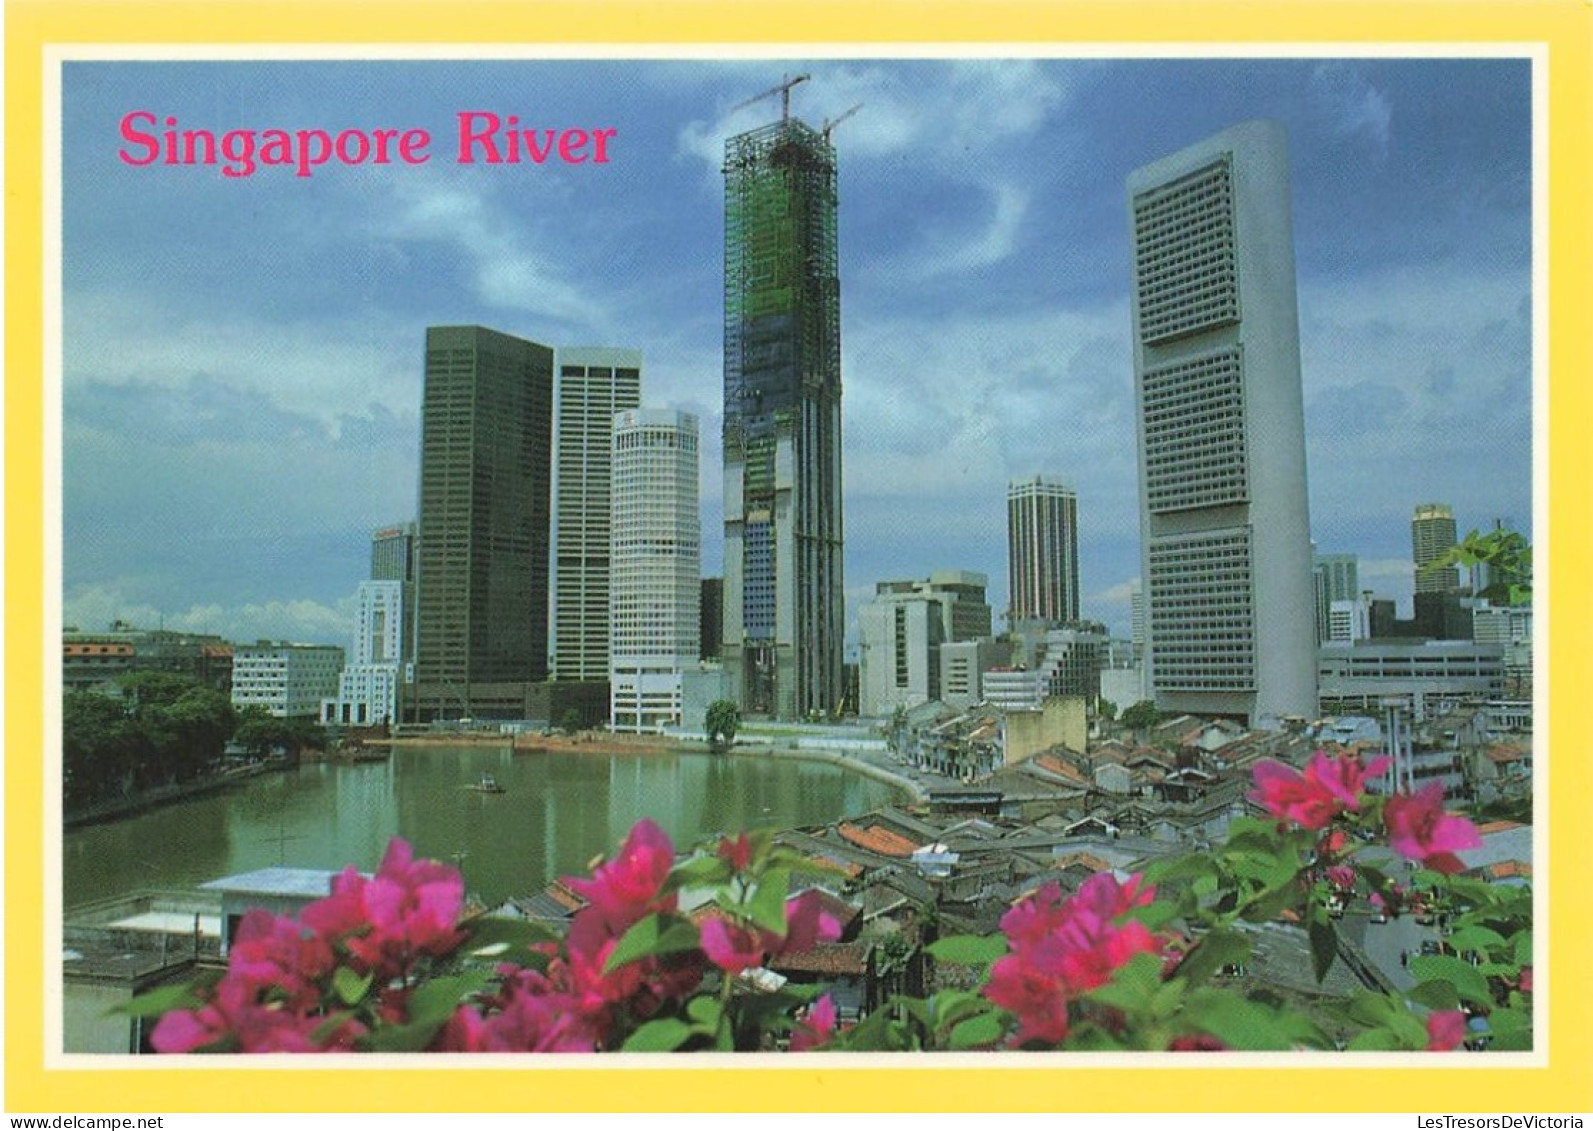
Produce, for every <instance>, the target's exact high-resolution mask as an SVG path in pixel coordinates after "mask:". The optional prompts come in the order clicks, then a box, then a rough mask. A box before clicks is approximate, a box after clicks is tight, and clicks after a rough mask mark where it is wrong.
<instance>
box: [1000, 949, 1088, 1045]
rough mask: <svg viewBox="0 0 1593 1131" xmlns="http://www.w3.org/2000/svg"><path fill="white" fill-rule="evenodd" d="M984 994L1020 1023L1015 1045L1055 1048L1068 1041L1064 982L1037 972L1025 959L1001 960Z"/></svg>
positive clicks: (1016, 957) (1008, 958)
mask: <svg viewBox="0 0 1593 1131" xmlns="http://www.w3.org/2000/svg"><path fill="white" fill-rule="evenodd" d="M982 992H983V993H984V996H985V997H986V998H988V999H989V1000H990V1001H992V1002H994V1003H995V1004H996V1005H999V1006H1000V1007H1001V1008H1002V1009H1005V1010H1007V1011H1008V1012H1009V1013H1011V1014H1012V1015H1013V1016H1015V1017H1016V1018H1017V1019H1018V1031H1017V1033H1016V1034H1014V1036H1013V1042H1014V1043H1015V1044H1017V1045H1024V1044H1028V1043H1029V1042H1030V1041H1038V1042H1042V1043H1044V1044H1048V1045H1055V1044H1060V1043H1061V1042H1062V1041H1063V1040H1065V1039H1066V1038H1067V1035H1068V1001H1069V995H1068V993H1067V989H1066V987H1065V986H1064V985H1063V983H1062V979H1061V978H1060V977H1059V976H1057V975H1055V974H1051V973H1047V972H1045V971H1043V970H1038V969H1036V968H1035V967H1034V966H1032V965H1030V964H1029V963H1028V962H1026V961H1025V959H1024V956H1022V955H1019V954H1009V955H1007V956H1006V957H1004V958H1000V959H997V960H996V963H995V965H994V966H992V967H991V968H990V980H989V981H988V982H986V983H985V987H984V990H983V991H982Z"/></svg>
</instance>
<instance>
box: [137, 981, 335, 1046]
mask: <svg viewBox="0 0 1593 1131" xmlns="http://www.w3.org/2000/svg"><path fill="white" fill-rule="evenodd" d="M325 1021H326V1018H325V1017H322V1016H319V1015H313V1014H306V1013H302V1012H299V1011H295V1010H291V1009H288V1008H286V1007H285V1006H284V1005H283V1004H282V1003H281V1002H273V1003H269V1004H263V1003H262V1002H261V1001H260V1000H259V994H258V992H257V990H256V989H255V988H254V987H252V986H250V985H248V984H246V983H245V982H244V981H243V980H242V979H237V978H232V977H230V976H229V977H226V978H223V979H222V980H221V981H220V982H219V983H217V985H216V988H215V990H214V992H213V993H212V995H211V998H210V1000H209V1001H208V1002H206V1003H205V1004H204V1005H203V1006H201V1007H200V1008H198V1009H193V1010H189V1009H177V1010H172V1011H171V1012H170V1013H167V1014H165V1015H164V1016H163V1017H161V1019H160V1021H159V1022H157V1023H156V1025H155V1028H154V1030H153V1031H151V1033H150V1035H149V1042H150V1045H151V1046H152V1047H153V1048H154V1049H155V1051H156V1052H161V1053H183V1052H194V1051H196V1050H199V1049H205V1048H210V1047H212V1046H215V1047H218V1048H230V1049H233V1050H235V1051H237V1052H250V1053H254V1052H351V1051H353V1048H354V1041H355V1039H356V1038H357V1037H359V1036H360V1035H361V1034H363V1033H364V1032H365V1029H364V1027H363V1026H362V1025H360V1024H358V1023H357V1022H353V1021H349V1022H347V1023H345V1024H343V1025H340V1026H337V1027H336V1028H335V1029H334V1030H333V1031H332V1032H331V1033H326V1034H321V1035H320V1036H319V1038H318V1039H317V1036H316V1030H318V1029H320V1028H321V1027H322V1026H323V1025H324V1023H325Z"/></svg>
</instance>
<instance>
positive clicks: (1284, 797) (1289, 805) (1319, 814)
mask: <svg viewBox="0 0 1593 1131" xmlns="http://www.w3.org/2000/svg"><path fill="white" fill-rule="evenodd" d="M1387 766H1388V759H1387V758H1374V759H1372V761H1371V762H1370V763H1367V764H1366V765H1362V764H1361V759H1360V757H1359V755H1356V754H1340V755H1332V754H1329V753H1327V752H1326V751H1325V750H1318V751H1316V752H1315V753H1313V754H1312V755H1311V759H1310V761H1308V762H1307V763H1306V766H1305V773H1303V774H1302V773H1301V772H1300V771H1298V770H1296V769H1294V768H1293V767H1292V766H1286V765H1284V764H1283V763H1282V762H1275V761H1271V760H1268V761H1265V762H1258V763H1257V764H1256V768H1255V770H1254V771H1252V772H1253V774H1254V777H1255V783H1256V788H1255V789H1254V790H1253V791H1252V792H1251V793H1250V795H1249V796H1250V799H1251V800H1252V801H1254V802H1256V804H1258V805H1260V806H1261V807H1262V808H1264V809H1266V810H1267V812H1269V813H1271V814H1272V815H1273V816H1275V817H1283V818H1285V819H1287V820H1290V821H1293V822H1295V823H1296V824H1298V825H1299V826H1300V827H1301V828H1303V829H1323V828H1326V827H1327V826H1328V824H1329V822H1331V821H1332V820H1333V818H1334V817H1336V816H1338V815H1339V814H1340V813H1341V812H1343V811H1344V810H1346V809H1359V808H1360V805H1361V797H1362V795H1363V794H1364V793H1365V791H1366V782H1367V779H1368V778H1372V777H1375V776H1377V775H1378V774H1379V773H1381V772H1382V771H1383V770H1384V769H1385V768H1386V767H1387Z"/></svg>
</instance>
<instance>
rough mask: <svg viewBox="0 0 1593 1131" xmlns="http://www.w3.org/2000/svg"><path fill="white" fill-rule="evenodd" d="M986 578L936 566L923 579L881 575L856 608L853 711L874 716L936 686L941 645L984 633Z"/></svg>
mask: <svg viewBox="0 0 1593 1131" xmlns="http://www.w3.org/2000/svg"><path fill="white" fill-rule="evenodd" d="M988 582H989V579H988V578H987V577H986V576H985V575H984V574H982V573H973V572H970V571H966V570H942V571H940V572H937V573H933V574H931V575H930V576H929V578H928V579H927V580H923V581H882V582H880V583H879V584H878V585H876V586H875V592H874V597H873V599H872V600H870V601H869V602H867V603H866V604H864V605H863V607H862V608H861V609H859V610H858V639H859V643H860V644H861V647H862V658H861V661H860V669H861V670H860V673H859V683H860V685H861V686H860V694H861V696H862V703H861V705H860V707H859V713H860V714H863V715H867V716H874V717H880V716H885V715H890V714H891V713H892V712H894V711H895V709H896V708H897V707H913V706H916V705H918V704H919V703H924V702H927V701H928V700H930V699H933V698H935V697H936V696H937V695H939V693H940V691H941V682H942V680H941V667H940V664H941V646H942V645H943V644H947V643H951V642H956V641H962V640H975V639H978V638H980V637H988V636H989V635H990V621H991V618H990V605H989V604H988V603H987V602H986V600H985V589H986V586H987V584H988Z"/></svg>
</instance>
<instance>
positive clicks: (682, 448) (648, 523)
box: [606, 408, 702, 731]
mask: <svg viewBox="0 0 1593 1131" xmlns="http://www.w3.org/2000/svg"><path fill="white" fill-rule="evenodd" d="M611 442H612V446H613V470H614V489H613V496H612V503H611V510H612V526H611V529H612V532H613V534H612V550H611V560H612V576H611V580H610V583H609V606H610V619H609V623H610V637H609V648H608V653H609V661H608V663H609V669H608V672H607V673H606V676H607V678H608V681H609V717H610V719H611V720H612V726H613V728H614V729H615V730H618V731H661V730H663V729H664V728H666V727H676V726H680V725H682V724H683V723H684V722H685V721H686V720H685V719H684V718H683V690H682V673H683V672H685V671H686V670H688V669H696V668H697V667H698V665H699V662H700V661H699V656H698V652H699V651H700V649H701V645H702V615H701V599H702V520H701V517H700V515H699V513H698V509H697V495H698V492H697V476H698V445H697V418H696V417H695V416H693V415H691V414H690V413H685V412H676V411H674V410H672V409H651V408H647V409H628V410H626V411H624V412H621V413H619V414H618V415H616V416H615V417H614V418H613V438H612V441H611ZM694 721H695V720H694Z"/></svg>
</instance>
